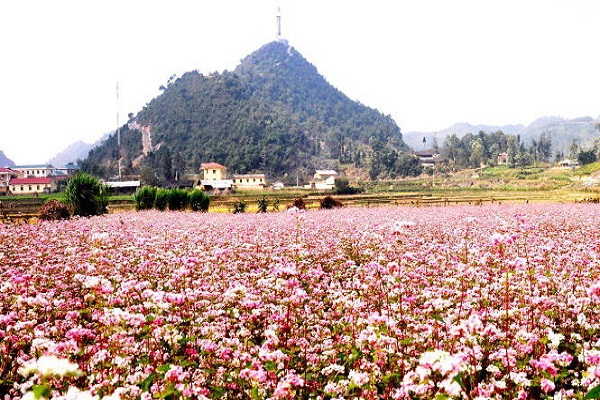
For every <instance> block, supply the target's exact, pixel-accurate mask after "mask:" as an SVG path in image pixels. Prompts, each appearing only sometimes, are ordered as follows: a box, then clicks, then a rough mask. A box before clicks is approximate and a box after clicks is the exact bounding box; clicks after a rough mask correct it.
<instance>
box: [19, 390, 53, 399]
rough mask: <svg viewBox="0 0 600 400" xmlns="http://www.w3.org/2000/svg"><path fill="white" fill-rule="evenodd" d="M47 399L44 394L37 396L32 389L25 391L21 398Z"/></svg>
mask: <svg viewBox="0 0 600 400" xmlns="http://www.w3.org/2000/svg"><path fill="white" fill-rule="evenodd" d="M45 399H47V397H44V396H40V397H36V395H35V393H33V392H31V391H29V392H27V393H25V394H24V395H23V397H21V400H45Z"/></svg>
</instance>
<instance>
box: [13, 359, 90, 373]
mask: <svg viewBox="0 0 600 400" xmlns="http://www.w3.org/2000/svg"><path fill="white" fill-rule="evenodd" d="M19 372H20V373H21V375H23V376H28V375H31V374H32V373H36V372H37V373H39V374H40V375H41V376H44V377H45V376H77V375H79V374H81V371H80V370H79V367H78V366H77V364H73V363H72V362H71V361H69V360H67V359H65V358H58V357H56V356H54V355H48V356H41V357H40V358H39V359H37V360H33V361H31V362H29V363H27V364H26V365H25V366H23V367H22V368H21V369H20V371H19Z"/></svg>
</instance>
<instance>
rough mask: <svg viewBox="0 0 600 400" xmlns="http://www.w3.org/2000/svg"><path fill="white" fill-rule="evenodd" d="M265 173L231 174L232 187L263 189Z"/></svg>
mask: <svg viewBox="0 0 600 400" xmlns="http://www.w3.org/2000/svg"><path fill="white" fill-rule="evenodd" d="M265 185H266V180H265V174H239V175H234V176H233V187H234V188H236V189H264V188H265Z"/></svg>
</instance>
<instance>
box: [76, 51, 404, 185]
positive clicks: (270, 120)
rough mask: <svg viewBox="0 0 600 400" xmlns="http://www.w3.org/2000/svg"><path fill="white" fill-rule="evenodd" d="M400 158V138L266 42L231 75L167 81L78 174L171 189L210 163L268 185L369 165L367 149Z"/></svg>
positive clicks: (385, 121) (296, 56)
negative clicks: (132, 178) (121, 177)
mask: <svg viewBox="0 0 600 400" xmlns="http://www.w3.org/2000/svg"><path fill="white" fill-rule="evenodd" d="M375 139H377V140H380V141H383V142H387V143H391V144H392V145H393V146H395V147H396V148H398V149H407V147H406V145H405V143H404V142H403V140H402V135H401V133H400V128H399V127H398V126H397V125H396V123H395V122H394V121H393V120H392V119H391V118H390V117H389V116H384V115H382V114H381V113H379V112H378V111H377V110H374V109H372V108H369V107H366V106H364V105H362V104H360V103H357V102H354V101H352V100H350V99H349V98H348V97H347V96H345V95H344V94H343V93H341V92H340V91H338V90H337V89H335V88H334V87H332V86H331V85H330V84H329V83H327V81H326V80H325V78H323V76H321V75H320V74H319V73H318V71H317V69H316V68H315V67H314V66H313V65H312V64H310V63H309V62H308V61H306V60H305V59H304V58H303V57H302V56H301V55H300V53H298V52H297V51H296V50H294V49H293V48H292V47H290V46H288V45H287V43H282V42H272V43H269V44H266V45H265V46H263V47H261V48H260V49H259V50H257V51H256V52H254V53H252V54H251V55H249V56H247V57H246V58H244V59H243V60H242V62H241V64H240V65H239V66H238V67H237V68H236V69H235V70H234V71H233V72H228V71H224V72H223V73H214V74H210V75H206V76H205V75H202V74H200V73H198V72H188V73H185V74H184V75H183V76H181V77H180V78H177V79H171V80H170V81H169V83H168V85H167V87H166V88H164V91H163V93H162V94H161V95H159V96H158V97H157V98H155V99H153V100H152V101H150V102H149V103H148V104H147V106H146V107H145V108H144V109H143V110H142V111H140V112H139V113H138V115H137V116H135V118H134V119H133V120H132V121H130V123H129V124H128V125H126V126H124V127H123V128H122V130H121V148H120V149H119V147H118V145H117V138H116V137H115V135H113V136H111V137H109V138H108V139H107V140H106V141H105V142H104V143H103V144H102V145H101V146H99V147H97V148H96V149H94V150H92V151H91V152H90V155H89V157H88V158H87V159H86V160H85V162H84V165H83V167H84V169H85V170H89V171H91V172H94V173H98V174H101V175H109V174H115V173H116V171H117V165H116V164H117V159H118V158H119V157H121V165H122V167H123V168H124V172H125V173H129V172H136V171H138V170H144V169H145V170H151V171H153V172H154V174H155V175H157V176H158V177H159V178H163V179H169V178H170V177H172V175H173V174H174V172H175V170H177V171H178V173H179V175H181V173H182V172H184V171H188V172H196V171H197V169H198V167H199V165H200V163H201V162H207V161H215V162H219V163H222V164H224V165H226V166H228V167H229V169H230V171H231V172H237V173H246V172H255V171H263V172H265V173H266V174H267V175H268V176H269V177H271V178H273V177H281V176H284V175H285V174H292V173H293V175H294V176H295V174H296V173H297V172H299V173H300V174H304V175H306V176H309V175H312V173H313V172H314V171H313V170H314V169H315V168H328V167H336V164H337V163H338V162H349V161H360V159H366V157H367V153H368V149H369V147H370V146H369V143H370V141H372V140H375Z"/></svg>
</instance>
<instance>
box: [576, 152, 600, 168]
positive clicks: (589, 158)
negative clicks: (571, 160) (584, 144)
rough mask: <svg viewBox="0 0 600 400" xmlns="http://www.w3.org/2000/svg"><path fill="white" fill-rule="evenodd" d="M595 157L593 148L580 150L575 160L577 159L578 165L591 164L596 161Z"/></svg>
mask: <svg viewBox="0 0 600 400" xmlns="http://www.w3.org/2000/svg"><path fill="white" fill-rule="evenodd" d="M597 159H598V157H596V151H595V150H585V151H583V150H582V151H580V152H579V154H577V161H579V164H580V165H586V164H591V163H593V162H596V160H597Z"/></svg>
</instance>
